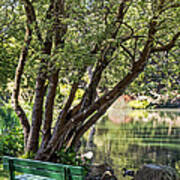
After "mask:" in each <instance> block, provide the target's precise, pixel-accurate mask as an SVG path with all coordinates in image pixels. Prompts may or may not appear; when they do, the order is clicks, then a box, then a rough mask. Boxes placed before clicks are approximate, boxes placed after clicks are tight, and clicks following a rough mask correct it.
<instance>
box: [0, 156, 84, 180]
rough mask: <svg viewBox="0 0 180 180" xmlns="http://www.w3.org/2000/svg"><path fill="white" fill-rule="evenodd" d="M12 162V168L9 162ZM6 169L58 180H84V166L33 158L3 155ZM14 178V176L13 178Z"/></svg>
mask: <svg viewBox="0 0 180 180" xmlns="http://www.w3.org/2000/svg"><path fill="white" fill-rule="evenodd" d="M10 162H11V168H10V165H9V163H10ZM3 168H4V170H7V171H10V173H13V172H14V171H17V172H21V173H27V174H33V175H39V176H43V177H49V178H54V179H57V180H65V179H69V180H83V179H84V168H83V167H80V166H71V165H64V164H56V163H50V162H42V161H37V160H31V159H18V158H14V157H9V156H4V157H3ZM12 179H14V178H12Z"/></svg>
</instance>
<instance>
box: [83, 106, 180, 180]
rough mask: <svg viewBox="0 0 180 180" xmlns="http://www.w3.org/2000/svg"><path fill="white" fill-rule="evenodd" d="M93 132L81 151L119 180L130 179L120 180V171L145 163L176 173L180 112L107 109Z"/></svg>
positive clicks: (179, 158)
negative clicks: (111, 171) (91, 153)
mask: <svg viewBox="0 0 180 180" xmlns="http://www.w3.org/2000/svg"><path fill="white" fill-rule="evenodd" d="M94 130H95V134H94V136H93V143H90V144H88V145H87V144H86V148H85V150H91V151H93V153H94V159H93V162H94V163H104V162H107V163H109V164H110V165H111V166H112V167H113V169H114V171H115V174H116V175H117V177H118V179H119V180H127V179H131V178H128V177H125V178H124V177H123V176H122V168H124V167H125V168H127V169H132V170H137V169H138V168H140V167H141V166H142V165H143V164H147V163H155V164H163V165H169V166H172V167H174V168H176V169H177V170H178V171H180V109H179V110H172V109H171V110H150V111H145V110H130V109H129V110H128V109H123V110H120V109H110V111H109V113H108V117H104V118H102V119H101V120H100V121H99V122H98V123H97V124H96V125H95V127H94ZM85 137H86V139H88V134H86V135H85ZM87 146H90V147H87Z"/></svg>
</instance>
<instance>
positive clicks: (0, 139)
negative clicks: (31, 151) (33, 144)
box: [0, 127, 24, 156]
mask: <svg viewBox="0 0 180 180" xmlns="http://www.w3.org/2000/svg"><path fill="white" fill-rule="evenodd" d="M23 151H24V137H23V133H22V130H21V129H20V128H17V127H16V128H13V129H11V131H7V132H5V133H3V134H1V135H0V156H3V155H8V156H18V155H20V154H22V153H23Z"/></svg>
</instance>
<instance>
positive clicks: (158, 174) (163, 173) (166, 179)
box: [134, 164, 179, 180]
mask: <svg viewBox="0 0 180 180" xmlns="http://www.w3.org/2000/svg"><path fill="white" fill-rule="evenodd" d="M134 180H179V177H178V175H177V173H176V171H175V170H174V169H173V168H171V167H168V166H161V165H154V164H147V165H144V166H143V167H142V168H141V169H140V170H138V171H137V173H136V175H135V177H134Z"/></svg>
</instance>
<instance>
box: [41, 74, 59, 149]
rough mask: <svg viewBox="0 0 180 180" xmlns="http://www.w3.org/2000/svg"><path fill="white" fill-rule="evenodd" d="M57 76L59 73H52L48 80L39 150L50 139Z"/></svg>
mask: <svg viewBox="0 0 180 180" xmlns="http://www.w3.org/2000/svg"><path fill="white" fill-rule="evenodd" d="M58 74H59V71H57V72H56V73H54V74H53V75H52V76H51V77H50V79H49V87H48V92H47V97H46V104H45V119H44V122H43V129H42V132H43V136H42V143H41V148H44V147H45V146H46V145H47V143H48V141H49V139H50V138H51V125H52V121H53V108H54V99H55V95H56V88H57V84H58Z"/></svg>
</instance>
